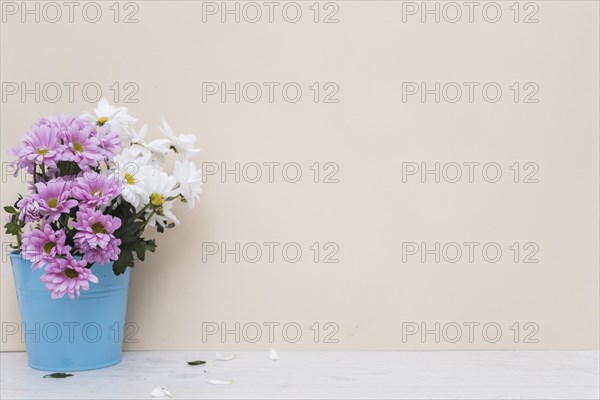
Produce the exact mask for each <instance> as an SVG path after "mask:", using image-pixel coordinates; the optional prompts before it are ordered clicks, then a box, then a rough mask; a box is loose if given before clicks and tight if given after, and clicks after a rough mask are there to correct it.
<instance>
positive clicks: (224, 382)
mask: <svg viewBox="0 0 600 400" xmlns="http://www.w3.org/2000/svg"><path fill="white" fill-rule="evenodd" d="M207 382H208V383H210V384H211V385H231V384H232V383H233V382H234V380H233V379H232V380H229V381H222V380H220V379H209V380H208V381H207Z"/></svg>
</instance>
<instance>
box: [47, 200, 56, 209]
mask: <svg viewBox="0 0 600 400" xmlns="http://www.w3.org/2000/svg"><path fill="white" fill-rule="evenodd" d="M46 204H48V207H50V208H56V206H57V205H58V199H48V200H47V201H46Z"/></svg>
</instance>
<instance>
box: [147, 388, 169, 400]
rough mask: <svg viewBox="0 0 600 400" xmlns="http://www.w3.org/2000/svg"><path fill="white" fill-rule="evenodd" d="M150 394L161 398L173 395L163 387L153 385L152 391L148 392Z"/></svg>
mask: <svg viewBox="0 0 600 400" xmlns="http://www.w3.org/2000/svg"><path fill="white" fill-rule="evenodd" d="M150 396H152V397H158V398H162V399H164V398H171V397H173V395H172V394H171V392H169V391H168V390H167V389H165V388H160V387H155V388H154V389H152V392H151V393H150Z"/></svg>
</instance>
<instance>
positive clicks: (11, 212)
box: [4, 206, 17, 214]
mask: <svg viewBox="0 0 600 400" xmlns="http://www.w3.org/2000/svg"><path fill="white" fill-rule="evenodd" d="M4 211H6V212H7V213H9V214H16V213H17V210H15V208H14V207H11V206H6V207H4Z"/></svg>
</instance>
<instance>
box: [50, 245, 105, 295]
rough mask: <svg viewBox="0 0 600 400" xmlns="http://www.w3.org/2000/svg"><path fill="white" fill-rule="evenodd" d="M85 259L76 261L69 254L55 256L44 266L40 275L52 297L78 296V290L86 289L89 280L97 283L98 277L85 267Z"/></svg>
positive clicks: (88, 285)
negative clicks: (55, 257) (43, 270)
mask: <svg viewBox="0 0 600 400" xmlns="http://www.w3.org/2000/svg"><path fill="white" fill-rule="evenodd" d="M86 265H87V261H85V260H81V261H78V260H76V259H75V258H73V256H72V255H71V254H67V258H57V259H55V260H54V261H53V262H52V263H50V264H48V266H47V267H46V273H45V274H44V275H42V276H40V279H41V280H42V281H43V282H46V288H48V289H49V290H50V296H51V297H52V299H60V298H61V297H63V296H64V295H65V294H68V295H69V298H70V299H71V300H75V295H77V296H79V295H80V292H79V290H80V289H82V290H88V289H89V288H90V282H93V283H98V278H97V277H96V276H95V275H94V274H92V271H91V270H90V269H88V268H86Z"/></svg>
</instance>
